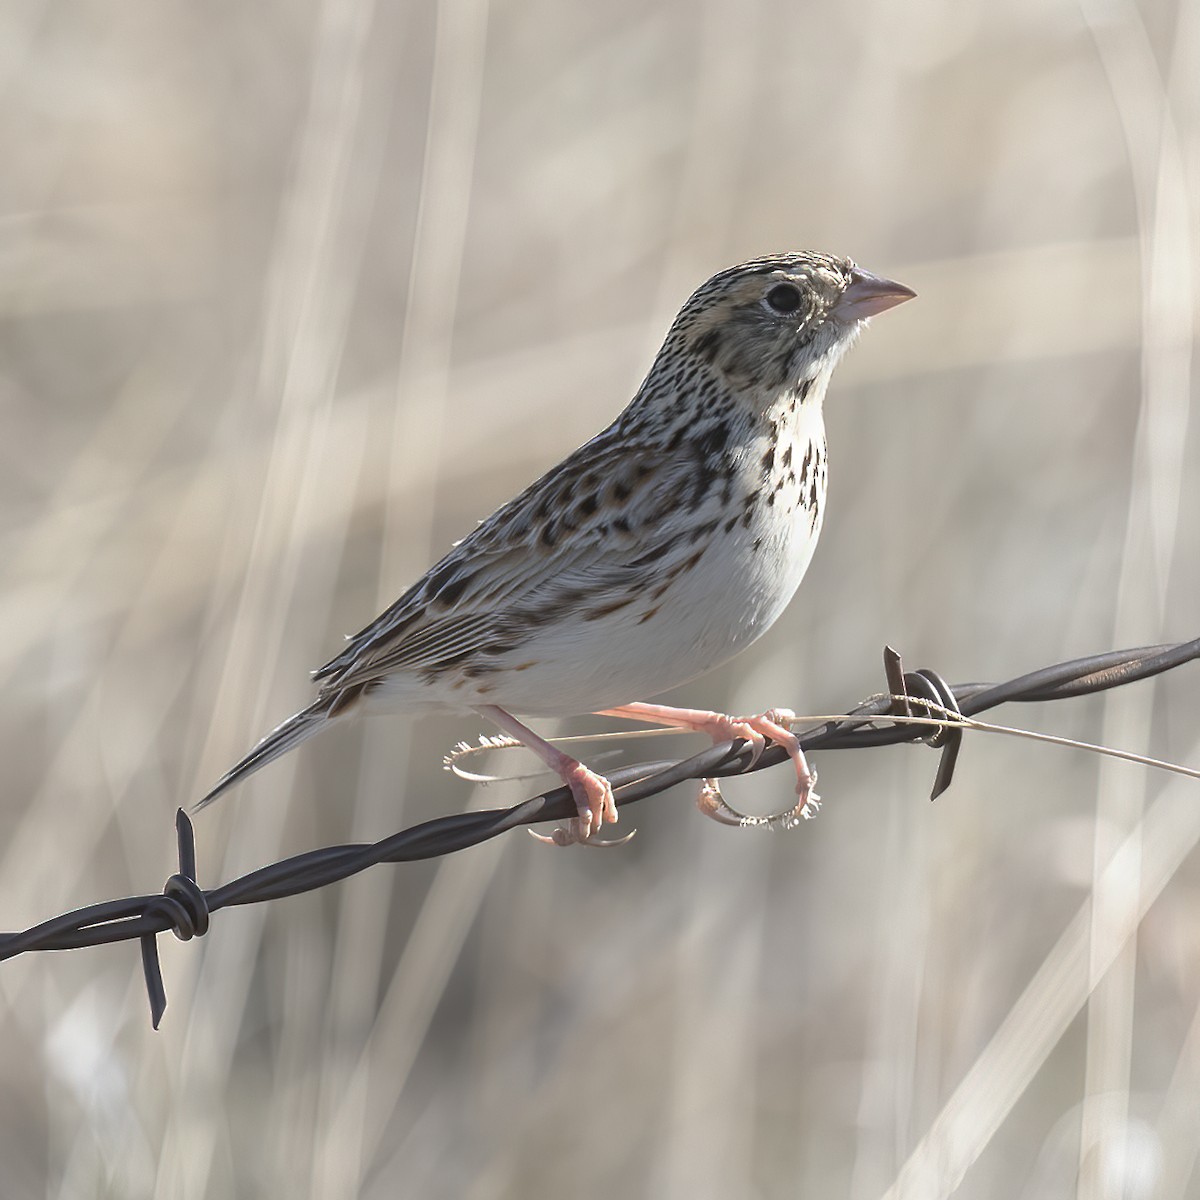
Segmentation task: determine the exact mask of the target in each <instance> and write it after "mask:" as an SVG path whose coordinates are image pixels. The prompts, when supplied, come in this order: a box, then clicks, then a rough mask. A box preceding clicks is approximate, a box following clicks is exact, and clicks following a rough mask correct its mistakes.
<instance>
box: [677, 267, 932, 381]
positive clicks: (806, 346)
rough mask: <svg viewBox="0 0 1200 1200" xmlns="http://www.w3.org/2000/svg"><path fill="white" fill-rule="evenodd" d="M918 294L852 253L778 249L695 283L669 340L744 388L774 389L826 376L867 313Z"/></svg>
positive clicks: (864, 319)
mask: <svg viewBox="0 0 1200 1200" xmlns="http://www.w3.org/2000/svg"><path fill="white" fill-rule="evenodd" d="M915 295H916V293H915V292H914V291H913V290H912V289H911V288H907V287H905V286H904V285H903V284H901V283H894V282H893V281H892V280H890V279H882V278H880V277H879V276H878V275H872V274H871V273H870V272H869V271H864V270H863V269H862V268H861V267H858V266H855V264H854V263H853V262H851V261H850V259H848V258H836V257H834V256H833V255H830V254H818V253H815V252H811V251H803V252H798V253H794V254H775V255H771V256H769V257H767V258H759V259H755V260H753V261H752V262H748V263H743V264H741V265H740V266H737V267H730V268H729V269H728V270H725V271H721V272H719V273H718V274H716V275H714V276H713V277H712V278H711V279H710V280H709V281H708V282H707V283H705V284H704V285H703V286H702V287H700V288H698V289H697V290H696V292H695V293H694V294H693V295H692V297H691V299H689V300H688V302H687V303H686V304H685V305H684V306H683V308H682V309H681V310H680V313H679V316H678V317H677V318H676V319H675V324H674V325H673V326H672V328H671V333H670V335H669V336H668V339H667V345H668V346H673V348H674V349H675V350H676V351H677V352H682V353H683V354H684V355H685V356H689V357H690V356H694V357H696V358H699V359H701V360H703V361H704V362H705V363H707V364H708V365H709V366H710V367H712V368H713V369H715V370H716V371H717V372H718V373H719V374H720V375H721V376H722V377H723V379H724V381H725V382H726V383H727V384H728V385H729V386H730V387H733V388H735V389H737V390H739V391H741V390H754V391H757V390H760V389H766V390H768V391H772V392H776V391H778V390H780V389H788V388H795V387H797V386H799V385H800V384H801V383H802V382H804V381H805V380H808V379H815V378H817V377H818V376H821V375H825V376H826V377H827V376H828V373H829V372H830V371H832V369H833V367H834V366H835V365H836V364H837V361H838V359H839V358H841V356H842V354H844V353H845V352H846V350H847V349H849V347H850V346H851V345H852V344H853V342H854V339H855V337H856V336H857V335H858V332H859V330H860V329H861V328H862V326H863V325H864V323H865V322H866V321H867V320H868V319H869V318H870V317H872V316H874V315H875V314H876V313H881V312H883V311H884V310H885V309H888V308H893V307H894V306H895V305H897V304H903V303H904V301H905V300H910V299H911V298H912V297H913V296H915Z"/></svg>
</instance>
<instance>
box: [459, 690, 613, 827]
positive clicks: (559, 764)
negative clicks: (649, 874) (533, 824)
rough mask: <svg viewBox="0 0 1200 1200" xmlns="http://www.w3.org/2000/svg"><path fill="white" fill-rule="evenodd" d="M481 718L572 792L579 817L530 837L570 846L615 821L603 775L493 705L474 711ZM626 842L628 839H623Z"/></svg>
mask: <svg viewBox="0 0 1200 1200" xmlns="http://www.w3.org/2000/svg"><path fill="white" fill-rule="evenodd" d="M475 711H476V712H478V713H479V714H480V716H483V717H487V719H488V720H489V721H491V722H492V724H493V725H498V726H499V727H500V728H501V729H503V730H504V732H505V733H507V734H511V735H512V736H513V737H514V738H516V739H517V741H518V742H520V743H521V745H523V746H527V747H528V748H529V749H530V750H532V751H533V752H534V754H536V755H537V756H538V758H540V759H541V760H542V762H544V763H545V764H546V766H548V767H549V768H550V770H552V771H553V772H554V773H555V774H556V775H557V776H558V777H559V779H561V780H562V781H563V783H565V784H566V785H567V787H569V788H570V789H571V795H572V796H574V797H575V807H576V808H577V809H578V810H579V816H578V817H577V818H575V819H572V820H571V821H568V822H567V824H566V826H565V828H560V829H556V830H555V831H554V833H553V834H552V835H551V836H549V837H547V836H545V835H544V834H540V833H535V834H533V836H534V837H535V838H537V839H538V841H540V842H547V843H549V844H552V845H556V846H570V845H572V844H574V843H576V842H587V841H588V839H589V838H591V837H592V836H593V834H595V833H598V832H599V830H600V826H601V824H602V823H603V822H605V821H607V822H609V823H610V824H613V823H615V822H616V820H617V802H616V801H615V800H614V799H613V790H612V785H611V784H610V783H609V782H608V780H607V779H605V778H604V776H603V775H597V774H596V773H595V771H590V770H588V768H587V767H585V766H584V765H583V763H581V762H580V761H579V760H578V759H577V758H572V757H571V756H570V755H569V754H564V753H563V752H562V751H561V750H558V749H555V747H554V746H552V745H550V743H549V742H547V741H546V740H545V739H543V738H540V737H538V735H537V734H536V733H534V732H533V730H532V729H527V728H526V727H525V726H524V725H522V724H521V722H520V721H518V720H517V719H516V717H513V716H511V715H510V714H509V713H507V712H505V710H504V709H502V708H497V707H496V706H495V705H494V704H481V705H480V706H479V707H478V708H477V709H476V710H475ZM622 840H628V839H622ZM591 844H592V845H617V844H619V843H615V842H592V843H591Z"/></svg>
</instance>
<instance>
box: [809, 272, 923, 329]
mask: <svg viewBox="0 0 1200 1200" xmlns="http://www.w3.org/2000/svg"><path fill="white" fill-rule="evenodd" d="M916 294H917V293H916V292H914V291H913V290H912V288H909V287H905V286H904V284H902V283H896V282H895V281H894V280H891V279H883V278H881V277H880V276H878V275H872V274H871V272H870V271H864V270H863V269H862V267H854V268H853V269H852V270H851V272H850V283H849V285H848V286H847V287H846V290H845V291H844V292H843V293H842V294H841V296H840V297H839V298H838V301H837V303H836V304H835V305H834V306H833V309H832V311H831V313H830V315H831V316H832V317H834V318H835V319H836V320H838V321H841V322H843V323H844V324H847V325H849V324H850V323H851V322H852V321H861V320H863V319H864V318H866V317H873V316H875V314H876V313H881V312H886V311H887V310H888V309H889V308H895V307H896V305H897V304H903V303H904V302H905V300H911V299H912V298H913V297H914V296H915V295H916Z"/></svg>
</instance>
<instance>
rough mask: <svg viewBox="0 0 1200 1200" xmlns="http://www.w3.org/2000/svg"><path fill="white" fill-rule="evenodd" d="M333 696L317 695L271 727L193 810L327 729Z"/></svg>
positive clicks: (198, 808) (198, 809)
mask: <svg viewBox="0 0 1200 1200" xmlns="http://www.w3.org/2000/svg"><path fill="white" fill-rule="evenodd" d="M331 699H332V698H331V697H329V696H320V697H318V698H317V699H316V700H315V701H313V703H312V704H310V705H309V706H308V707H307V708H304V709H301V710H300V711H299V712H298V713H296V714H295V715H294V716H290V717H288V719H287V720H286V721H284V722H283V724H282V725H278V726H276V727H275V728H274V729H272V730H271V732H270V733H268V734H267V736H266V737H265V738H263V740H262V741H261V742H259V743H258V745H257V746H255V747H254V749H253V750H251V751H250V753H249V754H247V755H246V757H245V758H243V759H242V761H241V762H239V763H237V764H236V765H235V766H232V767H230V769H229V770H228V771H226V772H225V774H224V775H222V776H221V778H220V779H219V780H218V781H217V784H216V786H215V787H214V788H213V789H212V791H210V792H209V793H208V795H207V796H204V797H203V798H202V799H200V800H197V801H196V803H195V804H194V805H193V806H192V812H199V811H200V809H202V808H206V807H207V806H208V805H210V804H211V803H212V802H213V801H214V800H215V799H216V798H217V797H218V796H220V795H221V794H222V792H225V791H227V790H228V789H229V788H231V787H233V785H234V784H235V783H240V782H241V781H242V780H243V779H245V778H246V777H247V776H249V775H253V774H254V772H255V771H257V770H258V769H259V767H265V766H266V765H267V763H269V762H274V761H275V759H277V758H279V757H280V756H281V755H284V754H286V753H287V752H288V751H289V750H291V749H292V748H293V747H295V746H298V745H300V743H301V742H304V741H307V740H308V739H309V738H310V737H312V735H313V734H314V733H319V732H320V731H321V730H322V729H324V728H325V727H326V726H327V725H328V724H329V722H330V721H331V720H333V719H334V713H333V712H331V709H332V708H333V707H334V706H333V705H332V704H331Z"/></svg>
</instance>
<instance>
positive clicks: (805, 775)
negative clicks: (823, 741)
mask: <svg viewBox="0 0 1200 1200" xmlns="http://www.w3.org/2000/svg"><path fill="white" fill-rule="evenodd" d="M699 715H700V714H697V716H699ZM795 719H796V714H795V713H794V712H792V710H791V709H790V708H772V709H768V710H767V711H766V712H765V713H759V714H758V715H757V716H753V717H730V716H727V715H726V714H724V713H707V714H705V715H704V716H703V717H702V718H701V719H700V720H699V721H698V722H697V724H696V725H695V728H696V729H697V730H700V731H701V732H704V733H707V734H708V735H709V737H711V738H712V740H713V741H714V742H728V741H732V740H734V739H736V738H741V739H743V740H744V741H747V742H749V743H750V745H751V747H752V748H753V749H752V752H751V755H750V766H754V764H755V763H756V762H758V760H759V758H761V757H762V752H763V751H764V750H765V749H766V748H767V741H768V740H770V741H772V742H774V743H775V744H776V745H778V746H782V747H783V748H784V749H785V750H786V751H787V754H788V758H790V759H791V760H792V765H793V766H794V767H795V769H796V796H797V797H798V800H797V804H796V808H797V810H799V809H802V808H804V806H805V805H806V804H808V803H809V800H810V798H812V788H813V784H814V783H815V782H816V780H817V777H816V775H815V774H814V773H813V771H812V770H811V768H810V767H809V765H808V760H807V759H806V758H805V757H804V751H803V750H802V749H801V748H800V742H799V741H798V740H797V738H796V735H795V734H794V733H793V732H792V728H791V726H792V722H793V721H794V720H795Z"/></svg>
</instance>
